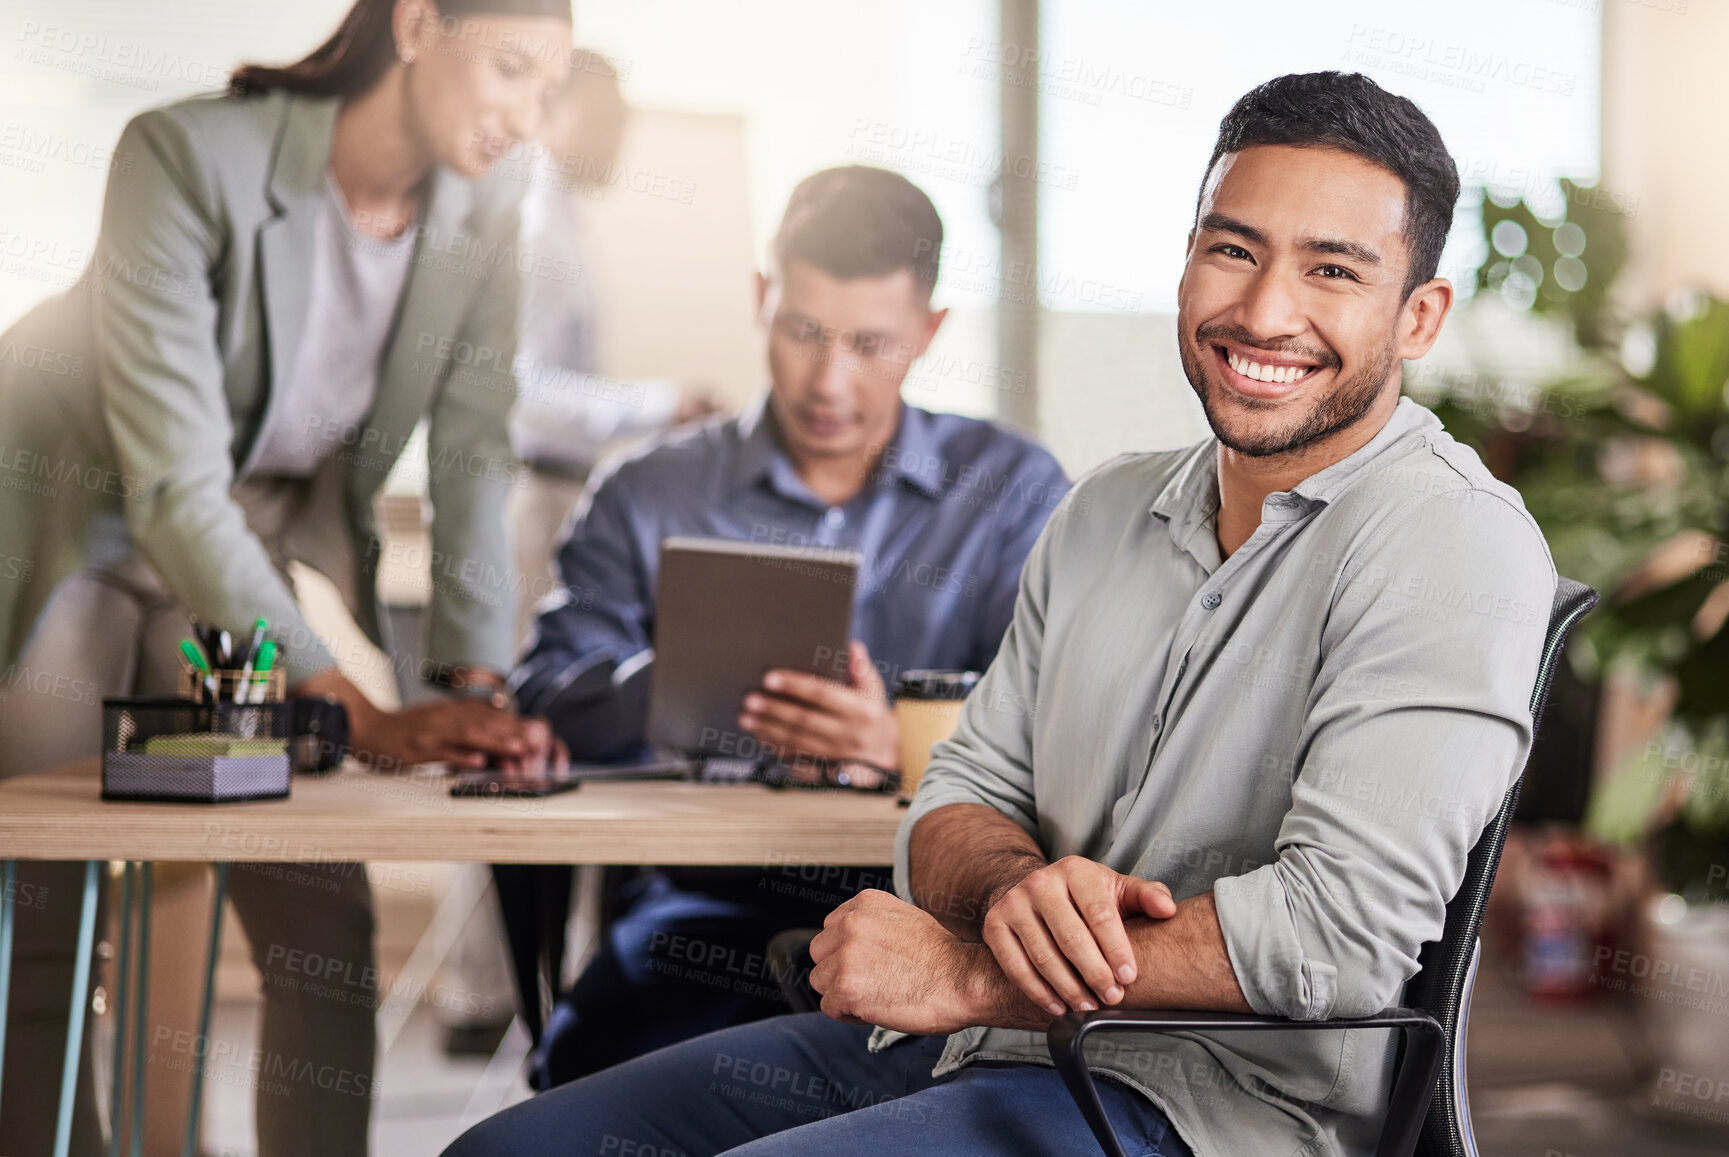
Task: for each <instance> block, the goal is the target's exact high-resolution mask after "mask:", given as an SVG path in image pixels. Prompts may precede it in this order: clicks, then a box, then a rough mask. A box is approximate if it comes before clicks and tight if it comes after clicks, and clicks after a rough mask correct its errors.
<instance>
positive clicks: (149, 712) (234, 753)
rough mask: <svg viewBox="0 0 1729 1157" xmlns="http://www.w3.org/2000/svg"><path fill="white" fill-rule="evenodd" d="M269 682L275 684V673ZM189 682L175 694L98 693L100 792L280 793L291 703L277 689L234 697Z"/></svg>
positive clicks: (196, 797) (144, 796) (201, 799)
mask: <svg viewBox="0 0 1729 1157" xmlns="http://www.w3.org/2000/svg"><path fill="white" fill-rule="evenodd" d="M226 674H231V673H229V672H220V673H219V675H226ZM273 674H278V675H279V673H276V672H273ZM274 682H276V684H277V686H278V687H280V677H278V679H277V680H274ZM188 690H191V691H192V694H191V695H189V696H188V697H185V698H178V699H168V698H158V699H104V700H103V701H102V798H103V799H131V800H158V801H169V802H174V803H231V802H236V801H239V800H257V799H280V798H282V797H284V796H286V795H287V794H288V785H289V776H290V772H291V771H292V761H291V759H290V756H289V751H290V739H291V736H290V728H291V723H292V711H291V708H290V705H289V704H288V703H286V702H284V701H283V700H282V697H281V691H280V690H277V692H276V694H275V695H274V696H269V695H267V696H266V699H267V701H266V702H262V703H236V702H234V701H233V699H232V698H224V697H223V696H222V695H221V694H218V696H217V698H216V700H215V701H214V702H210V701H208V700H207V699H206V698H198V697H194V696H197V695H198V693H199V691H200V690H202V688H199V689H196V690H194V689H191V688H188Z"/></svg>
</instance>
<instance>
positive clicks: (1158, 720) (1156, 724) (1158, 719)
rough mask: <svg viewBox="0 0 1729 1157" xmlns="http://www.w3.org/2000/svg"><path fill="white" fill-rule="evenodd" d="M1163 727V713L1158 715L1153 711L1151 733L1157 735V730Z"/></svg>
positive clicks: (1161, 729) (1159, 730)
mask: <svg viewBox="0 0 1729 1157" xmlns="http://www.w3.org/2000/svg"><path fill="white" fill-rule="evenodd" d="M1164 728H1165V717H1164V716H1163V715H1159V714H1157V713H1156V712H1155V713H1154V715H1153V734H1154V735H1157V734H1158V733H1159V732H1161V731H1163V730H1164Z"/></svg>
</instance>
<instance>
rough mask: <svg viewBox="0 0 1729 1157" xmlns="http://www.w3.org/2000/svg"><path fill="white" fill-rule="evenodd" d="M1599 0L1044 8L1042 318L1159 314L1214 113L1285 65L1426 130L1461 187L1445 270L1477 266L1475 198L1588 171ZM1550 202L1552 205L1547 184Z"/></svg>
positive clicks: (1589, 175)
mask: <svg viewBox="0 0 1729 1157" xmlns="http://www.w3.org/2000/svg"><path fill="white" fill-rule="evenodd" d="M1600 7H1601V5H1600V4H1598V3H1597V2H1596V0H1446V2H1444V3H1441V2H1436V3H1426V4H1420V5H1409V6H1404V7H1402V8H1399V9H1395V8H1394V7H1392V6H1389V5H1387V4H1385V3H1382V2H1380V0H1314V2H1312V3H1305V4H1304V5H1302V6H1301V13H1302V18H1301V19H1300V20H1294V19H1293V16H1294V14H1295V13H1296V11H1297V9H1295V8H1293V6H1292V5H1290V4H1289V3H1285V2H1281V0H1218V2H1215V3H1212V4H1205V5H1201V4H1170V3H1156V4H1147V3H1100V2H1097V0H1046V3H1045V9H1044V27H1043V34H1042V35H1043V40H1044V44H1043V52H1042V53H1041V61H1040V66H1039V67H1040V74H1041V97H1042V103H1041V132H1042V134H1043V142H1042V146H1041V147H1042V151H1043V154H1044V157H1043V159H1044V161H1045V162H1046V166H1047V170H1048V172H1049V174H1050V179H1049V180H1047V181H1046V183H1045V187H1044V188H1043V190H1042V200H1041V205H1040V222H1039V224H1040V230H1041V234H1042V236H1041V248H1040V261H1041V264H1042V266H1043V268H1042V270H1041V273H1040V282H1041V289H1042V290H1043V299H1044V302H1045V304H1046V305H1047V306H1048V307H1049V308H1051V309H1056V310H1076V311H1110V310H1127V311H1136V310H1138V311H1143V312H1169V311H1173V310H1174V309H1175V308H1176V283H1177V278H1178V276H1179V274H1180V272H1181V269H1182V260H1183V249H1184V242H1185V240H1186V238H1187V234H1188V229H1189V225H1190V222H1191V220H1192V219H1193V215H1194V203H1195V195H1196V191H1197V186H1198V184H1199V181H1200V177H1201V173H1202V170H1203V167H1204V166H1205V164H1206V161H1207V157H1208V156H1209V154H1210V152H1211V149H1212V144H1213V138H1214V136H1215V134H1216V132H1217V129H1218V121H1219V118H1220V117H1221V116H1222V115H1223V114H1224V113H1225V111H1226V110H1227V109H1228V108H1229V107H1230V105H1231V102H1232V101H1234V100H1235V99H1236V98H1237V97H1238V96H1240V95H1241V94H1242V93H1244V92H1246V91H1247V90H1248V89H1250V88H1252V87H1253V86H1254V85H1256V84H1258V83H1260V82H1262V81H1264V80H1267V79H1269V78H1271V77H1273V76H1276V75H1279V74H1281V73H1284V72H1308V71H1313V70H1317V69H1340V70H1343V71H1357V72H1364V73H1367V74H1368V75H1369V76H1371V77H1373V78H1374V79H1375V80H1376V81H1377V82H1378V83H1380V84H1381V85H1383V86H1385V87H1386V88H1388V89H1391V90H1392V91H1394V92H1397V93H1400V94H1402V95H1404V96H1408V97H1410V98H1411V99H1412V100H1414V101H1416V102H1417V104H1418V105H1419V106H1421V107H1422V109H1423V110H1424V111H1425V112H1426V113H1428V114H1429V116H1430V117H1432V118H1433V119H1434V121H1435V123H1436V124H1437V125H1438V126H1439V127H1440V129H1441V134H1442V136H1443V138H1444V139H1445V140H1446V142H1447V145H1448V147H1449V148H1450V149H1451V150H1452V151H1453V155H1454V158H1455V159H1456V160H1457V161H1458V163H1459V169H1460V177H1461V179H1462V181H1463V182H1464V185H1465V187H1466V190H1467V192H1466V195H1465V196H1464V197H1462V198H1461V201H1460V206H1459V215H1458V218H1457V222H1456V224H1455V228H1454V232H1453V237H1452V239H1451V241H1450V243H1449V245H1448V248H1447V252H1446V255H1445V257H1444V258H1443V265H1444V268H1445V270H1446V272H1447V273H1448V274H1449V275H1450V276H1452V277H1453V278H1454V279H1455V281H1458V282H1461V283H1467V282H1468V281H1469V275H1470V273H1471V272H1472V271H1473V270H1474V269H1475V268H1476V266H1477V265H1478V264H1479V262H1480V261H1481V259H1482V256H1483V254H1482V252H1481V245H1480V242H1479V241H1478V240H1477V237H1476V233H1477V228H1476V225H1475V217H1476V211H1477V205H1478V202H1477V200H1476V198H1475V195H1474V193H1473V192H1472V190H1473V189H1474V188H1475V187H1478V186H1482V185H1485V184H1489V185H1496V186H1501V187H1504V188H1508V189H1511V190H1513V191H1516V192H1519V193H1524V194H1527V195H1538V196H1543V195H1550V194H1551V190H1552V188H1553V185H1554V182H1555V180H1556V178H1558V177H1561V176H1568V177H1573V178H1575V179H1579V180H1584V181H1587V182H1589V181H1593V180H1595V179H1596V177H1597V174H1598V169H1599V144H1598V122H1599V105H1598V99H1599V98H1598V87H1599V85H1598V80H1599V72H1600V67H1599V56H1598V53H1599V39H1600V37H1599V28H1600V22H1601V12H1600ZM1556 196H1557V202H1556V203H1557V205H1558V203H1559V202H1558V194H1556Z"/></svg>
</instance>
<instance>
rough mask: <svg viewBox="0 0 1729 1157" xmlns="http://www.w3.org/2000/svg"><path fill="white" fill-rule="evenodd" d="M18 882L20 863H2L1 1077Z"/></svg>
mask: <svg viewBox="0 0 1729 1157" xmlns="http://www.w3.org/2000/svg"><path fill="white" fill-rule="evenodd" d="M17 882H18V864H17V862H16V861H14V860H7V861H6V862H5V863H3V864H0V1078H3V1077H4V1076H5V1073H6V1012H7V1009H9V1008H10V1007H11V1006H10V1005H9V1004H8V1003H7V1002H8V1001H9V1000H10V999H11V998H12V918H13V917H12V892H13V890H14V888H15V886H16V885H17Z"/></svg>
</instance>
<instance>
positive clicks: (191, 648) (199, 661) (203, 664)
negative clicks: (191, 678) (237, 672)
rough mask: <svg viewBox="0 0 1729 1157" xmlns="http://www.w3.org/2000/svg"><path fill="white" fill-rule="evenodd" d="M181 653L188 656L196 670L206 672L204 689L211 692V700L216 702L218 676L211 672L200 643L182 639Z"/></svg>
mask: <svg viewBox="0 0 1729 1157" xmlns="http://www.w3.org/2000/svg"><path fill="white" fill-rule="evenodd" d="M180 653H181V654H182V655H184V656H186V661H187V662H188V663H191V664H192V669H193V670H194V671H201V672H203V673H204V689H205V690H206V691H208V692H209V693H210V701H211V702H212V703H214V702H216V676H214V675H212V674H211V673H210V664H209V662H208V661H206V659H205V658H204V652H203V651H200V650H199V649H198V644H197V643H194V642H193V641H192V640H191V639H181V640H180Z"/></svg>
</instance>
